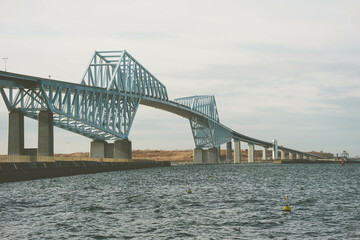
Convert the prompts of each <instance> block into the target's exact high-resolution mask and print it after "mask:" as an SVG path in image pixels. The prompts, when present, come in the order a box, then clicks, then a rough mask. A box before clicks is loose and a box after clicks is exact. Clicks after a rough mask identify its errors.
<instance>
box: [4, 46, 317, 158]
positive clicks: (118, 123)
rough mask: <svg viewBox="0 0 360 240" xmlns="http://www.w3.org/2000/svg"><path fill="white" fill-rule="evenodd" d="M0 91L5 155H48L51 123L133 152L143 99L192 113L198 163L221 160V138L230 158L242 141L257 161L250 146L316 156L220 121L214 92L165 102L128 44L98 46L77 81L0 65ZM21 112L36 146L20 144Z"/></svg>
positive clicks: (110, 154)
mask: <svg viewBox="0 0 360 240" xmlns="http://www.w3.org/2000/svg"><path fill="white" fill-rule="evenodd" d="M0 93H1V95H2V97H3V99H4V101H5V104H6V106H7V108H8V110H9V149H8V152H9V155H25V154H29V153H32V154H34V153H35V154H37V155H44V156H51V155H53V154H54V152H53V145H54V143H53V126H57V127H60V128H63V129H66V130H69V131H71V132H74V133H78V134H81V135H83V136H86V137H88V138H91V139H93V141H92V142H91V147H90V155H91V156H92V157H101V158H102V157H107V158H131V142H130V141H129V140H128V136H129V133H130V129H131V126H132V123H133V121H134V118H135V115H136V112H137V109H138V107H139V105H140V104H142V105H147V106H151V107H154V108H158V109H162V110H165V111H168V112H171V113H174V114H177V115H179V116H182V117H185V118H187V119H189V122H190V127H191V130H192V134H193V138H194V142H195V146H196V148H195V150H194V161H195V162H196V163H217V162H219V161H220V158H219V154H220V153H219V147H220V145H222V144H224V143H226V144H227V162H228V163H230V162H235V163H239V162H240V161H241V149H240V142H247V143H248V146H249V147H248V162H254V151H255V150H254V149H255V148H254V146H255V145H258V146H261V147H262V148H263V159H264V160H266V159H269V156H267V155H266V154H267V149H268V148H272V149H273V151H272V152H273V156H272V158H273V159H277V158H279V156H278V151H279V152H280V156H281V159H285V157H287V158H289V159H299V158H321V157H319V156H316V155H312V154H308V153H304V152H301V151H297V150H293V149H289V148H285V147H282V146H278V145H277V141H276V140H274V141H273V142H266V141H262V140H259V139H255V138H252V137H248V136H246V135H243V134H241V133H238V132H236V131H234V130H232V129H230V128H228V127H226V126H224V125H223V124H221V123H220V120H219V115H218V111H217V106H216V102H215V97H214V96H212V95H201V96H191V97H184V98H178V99H175V100H174V101H170V100H169V98H168V94H167V90H166V87H165V85H164V84H162V83H161V82H160V81H159V80H158V79H157V78H156V77H154V76H153V75H152V74H151V73H150V72H149V71H148V70H147V69H146V68H145V67H143V66H142V65H141V64H140V63H139V62H138V61H136V60H135V59H134V58H133V57H132V56H131V55H130V54H129V53H127V52H126V51H125V50H124V51H96V52H95V53H94V54H93V56H92V58H91V60H90V63H89V65H88V66H87V68H86V70H85V73H84V75H83V77H82V79H81V81H80V84H75V83H69V82H63V81H58V80H52V79H51V80H50V79H45V78H39V77H33V76H27V75H21V74H15V73H9V72H2V71H0ZM24 116H26V117H29V118H33V119H37V120H38V121H39V129H38V131H39V132H38V148H37V149H35V151H34V150H29V149H25V148H24ZM232 139H234V144H235V149H234V150H235V158H234V160H233V159H232V153H231V152H232V145H231V141H232ZM108 140H113V141H114V143H108V142H107V141H108ZM285 152H286V153H287V154H286V153H285Z"/></svg>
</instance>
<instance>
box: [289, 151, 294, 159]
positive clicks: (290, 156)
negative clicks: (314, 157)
mask: <svg viewBox="0 0 360 240" xmlns="http://www.w3.org/2000/svg"><path fill="white" fill-rule="evenodd" d="M289 159H290V160H293V159H294V154H293V153H292V152H289Z"/></svg>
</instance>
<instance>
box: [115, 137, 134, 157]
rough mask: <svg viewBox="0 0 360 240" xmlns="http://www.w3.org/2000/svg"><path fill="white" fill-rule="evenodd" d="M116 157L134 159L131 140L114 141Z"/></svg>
mask: <svg viewBox="0 0 360 240" xmlns="http://www.w3.org/2000/svg"><path fill="white" fill-rule="evenodd" d="M113 157H114V158H125V159H132V148H131V141H129V140H127V139H122V140H117V141H115V142H114V156H113Z"/></svg>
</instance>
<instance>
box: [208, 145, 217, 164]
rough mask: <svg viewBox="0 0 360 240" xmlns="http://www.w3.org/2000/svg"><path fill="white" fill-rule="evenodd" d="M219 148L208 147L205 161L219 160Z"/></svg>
mask: <svg viewBox="0 0 360 240" xmlns="http://www.w3.org/2000/svg"><path fill="white" fill-rule="evenodd" d="M219 160H220V159H219V149H218V148H216V147H215V148H209V149H208V150H207V162H208V163H212V164H214V163H218V162H219Z"/></svg>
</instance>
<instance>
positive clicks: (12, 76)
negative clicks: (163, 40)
mask: <svg viewBox="0 0 360 240" xmlns="http://www.w3.org/2000/svg"><path fill="white" fill-rule="evenodd" d="M49 85H58V86H62V87H63V90H62V91H63V93H64V94H65V91H66V89H67V87H70V88H71V89H78V90H79V91H87V92H92V91H95V90H96V89H97V88H98V87H93V86H86V85H82V84H76V83H69V82H64V81H58V80H52V79H51V80H49V79H46V78H40V77H34V76H28V75H23V74H16V73H10V72H3V71H0V87H1V94H2V95H3V97H4V99H7V98H5V96H6V94H5V92H4V90H3V88H18V89H37V90H38V91H41V88H42V86H49ZM73 91H74V90H73ZM140 104H142V105H146V106H150V107H154V108H158V109H161V110H164V111H167V112H171V113H173V114H176V115H179V116H181V117H184V118H187V119H189V120H191V119H198V120H199V119H200V120H205V119H206V120H208V117H207V116H206V115H205V114H203V113H201V112H197V111H195V110H193V109H191V108H190V107H188V106H185V105H182V104H180V103H178V102H175V101H170V100H167V101H163V100H159V99H155V98H152V97H142V98H141V101H140ZM7 105H9V106H10V104H9V103H8V104H7ZM11 110H12V109H9V111H11ZM211 121H214V120H211ZM54 124H55V125H57V124H56V123H54ZM217 124H219V125H220V126H221V127H222V128H224V129H227V130H228V131H230V132H231V133H232V138H233V139H236V140H238V141H243V142H246V143H249V144H254V145H258V146H262V147H264V148H265V149H267V148H273V147H274V143H272V142H266V141H262V140H259V139H256V138H252V137H249V136H246V135H244V134H241V133H239V132H236V131H234V130H231V129H230V128H228V127H226V126H224V125H223V124H221V123H217ZM59 127H62V126H59ZM278 150H280V151H286V152H289V153H292V154H294V158H296V157H295V154H297V155H303V156H309V157H314V158H321V157H319V156H317V155H313V154H308V153H304V152H301V151H298V150H294V149H290V148H286V147H283V146H278Z"/></svg>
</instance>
